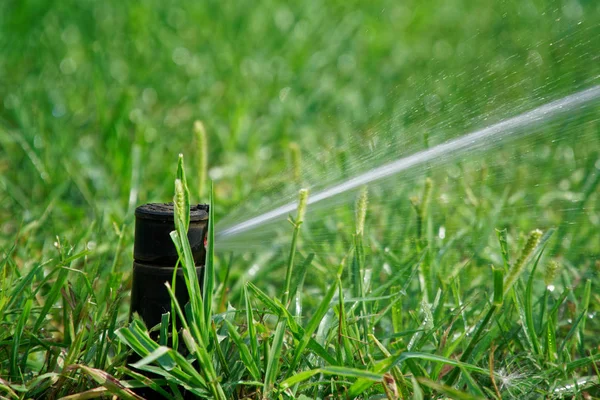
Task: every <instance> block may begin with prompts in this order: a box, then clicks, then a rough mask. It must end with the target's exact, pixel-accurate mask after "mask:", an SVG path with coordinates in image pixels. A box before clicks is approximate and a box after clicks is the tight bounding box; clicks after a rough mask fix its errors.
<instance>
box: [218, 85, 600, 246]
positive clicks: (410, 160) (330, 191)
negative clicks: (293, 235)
mask: <svg viewBox="0 0 600 400" xmlns="http://www.w3.org/2000/svg"><path fill="white" fill-rule="evenodd" d="M598 99H600V85H598V86H593V87H591V88H589V89H586V90H583V91H581V92H578V93H575V94H572V95H569V96H566V97H563V98H561V99H559V100H555V101H552V102H550V103H547V104H544V105H542V106H540V107H537V108H535V109H533V110H531V111H527V112H525V113H523V114H520V115H518V116H516V117H512V118H509V119H505V120H504V121H501V122H499V123H497V124H494V125H491V126H488V127H486V128H483V129H480V130H477V131H474V132H471V133H468V134H466V135H463V136H461V137H459V138H457V139H453V140H449V141H447V142H444V143H441V144H439V145H437V146H434V147H431V148H429V149H426V150H423V151H420V152H417V153H414V154H412V155H409V156H407V157H403V158H400V159H398V160H396V161H392V162H390V163H388V164H385V165H382V166H380V167H377V168H374V169H372V170H370V171H367V172H365V173H363V174H361V175H358V176H356V177H354V178H351V179H349V180H347V181H345V182H342V183H339V184H337V185H334V186H332V187H330V188H327V189H325V190H323V191H321V192H318V193H315V194H313V195H311V197H310V199H309V200H308V204H315V203H318V202H320V201H323V200H326V199H329V198H331V197H334V196H336V195H339V194H342V193H345V192H347V191H349V190H353V189H356V188H358V187H361V186H363V185H366V184H369V183H373V182H377V181H379V180H382V179H384V178H387V177H390V176H393V175H396V174H398V173H400V172H402V171H405V170H408V169H409V168H412V167H415V166H418V165H423V164H425V163H427V162H430V161H432V160H435V159H437V160H440V159H441V160H446V161H448V160H449V159H450V158H451V157H456V156H458V155H460V154H463V153H464V152H466V151H469V150H472V149H474V148H477V147H478V146H484V145H485V144H486V143H487V142H488V141H492V142H494V143H500V142H502V141H504V140H507V139H508V138H512V137H515V136H517V135H518V134H524V135H526V134H528V133H527V132H526V129H530V128H533V127H534V126H537V125H540V124H542V123H544V122H548V121H550V120H552V119H555V118H557V117H559V116H561V115H564V114H566V113H568V112H571V111H575V110H577V109H579V108H582V107H584V106H587V105H589V104H591V103H593V102H594V101H596V100H598ZM297 206H298V203H297V202H292V203H288V204H285V205H283V206H281V207H277V208H275V209H273V210H271V211H268V212H266V213H264V214H261V215H259V216H257V217H254V218H250V219H248V220H246V221H244V222H241V223H238V224H236V225H233V226H230V227H227V228H225V229H223V230H221V231H220V232H217V237H220V238H223V239H224V238H227V237H233V236H236V235H238V234H241V233H244V232H247V231H251V230H253V229H255V228H258V227H260V226H262V225H263V224H265V223H266V222H269V221H272V220H275V219H277V218H280V217H283V216H286V215H288V214H290V213H291V212H292V211H294V210H295V209H296V208H297Z"/></svg>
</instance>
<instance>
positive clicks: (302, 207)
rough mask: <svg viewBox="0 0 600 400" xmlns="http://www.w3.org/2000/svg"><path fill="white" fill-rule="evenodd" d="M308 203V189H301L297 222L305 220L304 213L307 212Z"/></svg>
mask: <svg viewBox="0 0 600 400" xmlns="http://www.w3.org/2000/svg"><path fill="white" fill-rule="evenodd" d="M307 204H308V189H300V191H299V195H298V217H297V218H296V223H297V224H299V223H302V222H304V214H306V205H307Z"/></svg>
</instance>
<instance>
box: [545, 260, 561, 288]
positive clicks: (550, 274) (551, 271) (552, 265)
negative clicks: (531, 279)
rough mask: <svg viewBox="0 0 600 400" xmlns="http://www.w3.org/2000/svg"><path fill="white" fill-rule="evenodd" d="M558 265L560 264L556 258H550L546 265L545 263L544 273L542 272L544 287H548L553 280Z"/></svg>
mask: <svg viewBox="0 0 600 400" xmlns="http://www.w3.org/2000/svg"><path fill="white" fill-rule="evenodd" d="M559 267H560V265H559V264H558V262H557V261H556V260H551V261H550V262H549V263H548V265H546V273H545V274H544V283H545V284H546V287H549V286H550V285H552V282H554V279H555V278H556V274H557V273H558V269H559Z"/></svg>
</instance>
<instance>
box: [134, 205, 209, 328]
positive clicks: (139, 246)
mask: <svg viewBox="0 0 600 400" xmlns="http://www.w3.org/2000/svg"><path fill="white" fill-rule="evenodd" d="M207 229H208V205H206V204H197V205H192V206H191V207H190V226H189V229H188V239H189V241H190V246H191V249H192V254H193V256H194V263H195V264H196V273H197V274H198V281H199V282H201V283H202V278H203V276H204V262H205V259H206V248H205V243H206V232H207ZM174 230H175V220H174V211H173V203H150V204H144V205H142V206H139V207H138V208H137V209H136V210H135V239H134V246H133V283H132V288H131V315H133V313H138V314H139V316H140V317H141V318H142V320H143V321H144V323H145V324H146V326H147V327H148V328H149V329H150V328H152V327H153V326H155V325H158V324H159V323H160V321H161V317H162V314H164V313H166V312H170V311H171V298H170V297H169V292H168V291H167V288H166V286H165V282H169V283H170V282H171V280H172V278H173V271H174V268H175V265H176V264H177V260H178V258H179V257H178V255H177V250H176V249H175V245H174V244H173V241H172V240H171V236H170V233H171V232H172V231H174ZM175 285H176V286H175V296H176V297H177V301H178V302H179V304H180V305H181V307H184V306H185V304H186V303H187V302H188V301H189V296H188V292H187V288H186V286H185V280H184V277H183V270H182V269H181V268H178V270H177V276H176V284H175Z"/></svg>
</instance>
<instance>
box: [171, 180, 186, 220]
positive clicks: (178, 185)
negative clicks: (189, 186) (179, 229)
mask: <svg viewBox="0 0 600 400" xmlns="http://www.w3.org/2000/svg"><path fill="white" fill-rule="evenodd" d="M173 205H174V207H175V211H176V215H178V216H179V217H180V218H181V216H182V215H183V212H184V210H185V188H184V187H183V182H182V181H181V179H175V197H174V198H173Z"/></svg>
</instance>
